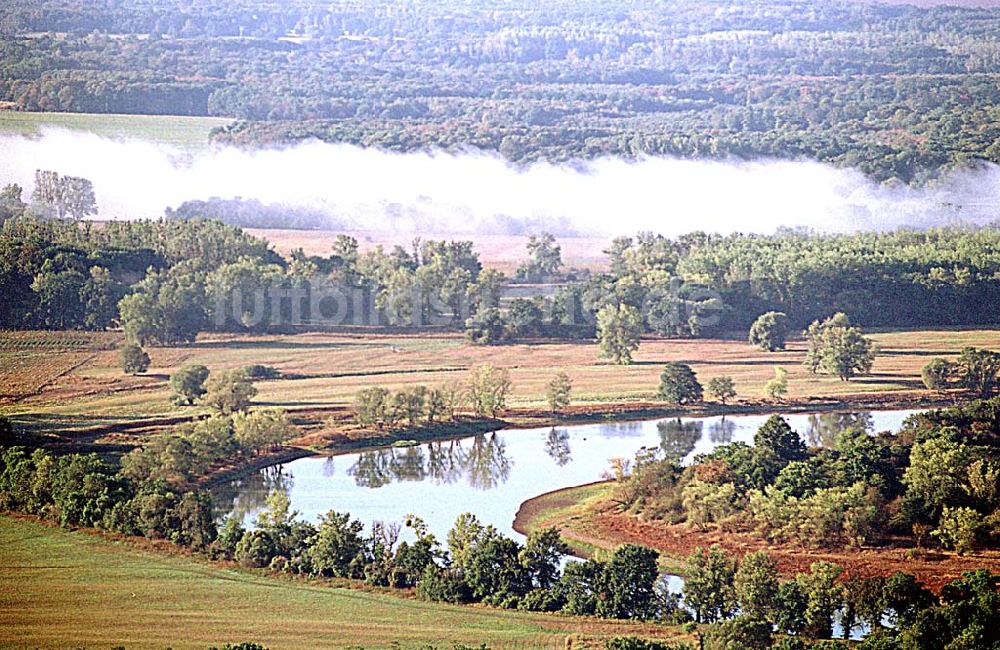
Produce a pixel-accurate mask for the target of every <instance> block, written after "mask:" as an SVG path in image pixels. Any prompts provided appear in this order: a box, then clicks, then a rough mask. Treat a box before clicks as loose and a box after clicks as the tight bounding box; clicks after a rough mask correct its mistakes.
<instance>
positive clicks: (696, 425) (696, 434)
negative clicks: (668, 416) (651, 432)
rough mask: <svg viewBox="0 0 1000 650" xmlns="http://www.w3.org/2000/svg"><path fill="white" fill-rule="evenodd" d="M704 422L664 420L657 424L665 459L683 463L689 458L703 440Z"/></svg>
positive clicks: (679, 419) (678, 419)
mask: <svg viewBox="0 0 1000 650" xmlns="http://www.w3.org/2000/svg"><path fill="white" fill-rule="evenodd" d="M704 428H705V421H704V420H682V419H681V418H676V419H673V420H663V421H662V422H657V423H656V431H657V432H658V433H659V434H660V448H661V449H663V453H664V454H665V457H666V458H668V459H670V460H673V461H675V462H678V463H679V462H681V461H682V460H683V459H684V458H686V457H687V455H688V454H690V453H691V452H692V451H694V448H695V447H696V446H698V441H699V440H701V435H702V430H703V429H704Z"/></svg>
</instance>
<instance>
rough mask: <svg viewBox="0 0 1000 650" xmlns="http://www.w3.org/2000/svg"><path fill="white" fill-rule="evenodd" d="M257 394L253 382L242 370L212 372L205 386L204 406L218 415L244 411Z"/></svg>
mask: <svg viewBox="0 0 1000 650" xmlns="http://www.w3.org/2000/svg"><path fill="white" fill-rule="evenodd" d="M256 394H257V389H256V388H254V386H253V382H252V381H251V380H250V377H249V376H248V375H247V372H246V370H245V369H243V368H235V369H232V370H221V371H217V372H213V373H212V374H211V375H209V377H208V381H207V383H206V385H205V397H204V398H203V401H204V403H205V404H207V405H208V406H210V407H211V408H213V409H215V410H216V411H218V412H219V413H223V414H227V415H228V414H230V413H237V412H239V411H244V410H246V409H247V408H248V407H249V406H250V400H252V399H253V397H254V395H256Z"/></svg>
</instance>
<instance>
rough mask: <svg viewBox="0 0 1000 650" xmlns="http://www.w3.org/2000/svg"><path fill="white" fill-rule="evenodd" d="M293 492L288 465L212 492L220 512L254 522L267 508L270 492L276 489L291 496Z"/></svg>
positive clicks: (222, 486) (265, 469) (266, 469)
mask: <svg viewBox="0 0 1000 650" xmlns="http://www.w3.org/2000/svg"><path fill="white" fill-rule="evenodd" d="M291 489H292V477H291V475H290V474H289V473H288V472H286V471H285V469H284V466H282V465H274V466H272V467H265V468H264V469H262V470H260V471H258V472H254V473H253V474H247V475H246V476H244V477H242V478H238V479H236V480H235V481H232V482H230V483H225V484H223V485H220V486H219V487H217V488H215V489H214V490H212V506H213V507H214V508H215V512H216V513H220V512H221V513H224V514H231V515H234V516H236V517H239V518H240V519H244V520H246V519H252V518H253V516H254V515H256V514H257V513H258V512H259V511H260V510H261V509H262V508H263V507H264V500H265V499H266V498H267V495H268V494H269V493H271V492H273V491H274V490H281V491H282V492H285V493H288V492H290V491H291Z"/></svg>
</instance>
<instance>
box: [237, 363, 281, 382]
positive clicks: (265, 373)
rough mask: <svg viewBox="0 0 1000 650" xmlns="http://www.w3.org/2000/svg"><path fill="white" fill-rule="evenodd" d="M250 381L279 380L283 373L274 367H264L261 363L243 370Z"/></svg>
mask: <svg viewBox="0 0 1000 650" xmlns="http://www.w3.org/2000/svg"><path fill="white" fill-rule="evenodd" d="M243 370H244V371H245V372H246V375H247V377H249V378H250V379H277V378H279V377H281V371H280V370H278V369H277V368H275V367H273V366H263V365H261V364H259V363H255V364H251V365H249V366H246V367H245V368H244V369H243Z"/></svg>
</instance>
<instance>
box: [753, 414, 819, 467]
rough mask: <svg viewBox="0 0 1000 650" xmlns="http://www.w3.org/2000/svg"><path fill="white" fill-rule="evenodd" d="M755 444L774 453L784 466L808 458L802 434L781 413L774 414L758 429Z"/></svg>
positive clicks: (754, 439)
mask: <svg viewBox="0 0 1000 650" xmlns="http://www.w3.org/2000/svg"><path fill="white" fill-rule="evenodd" d="M753 444H754V447H755V448H757V449H758V450H760V451H764V452H767V453H769V454H772V455H773V456H774V457H775V458H776V459H777V461H778V463H779V464H781V466H782V468H783V467H784V466H785V465H787V464H788V463H790V462H792V461H796V460H804V459H805V458H806V445H805V443H804V442H802V438H801V436H799V434H798V433H796V432H795V431H794V430H793V429H792V427H791V426H790V425H789V424H788V421H787V420H785V418H783V417H781V416H780V415H772V416H771V417H769V418H768V419H767V421H766V422H764V424H762V425H761V426H760V428H759V429H757V433H755V434H754V437H753Z"/></svg>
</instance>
